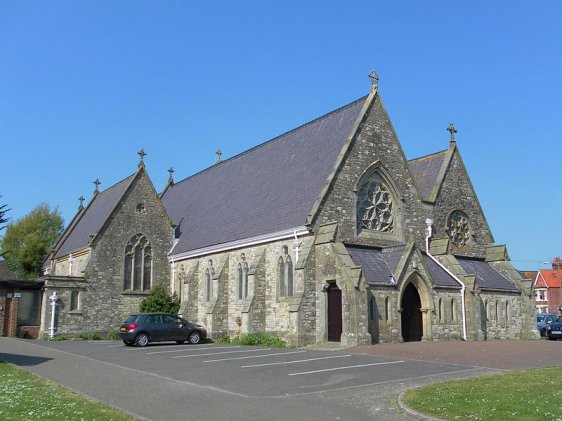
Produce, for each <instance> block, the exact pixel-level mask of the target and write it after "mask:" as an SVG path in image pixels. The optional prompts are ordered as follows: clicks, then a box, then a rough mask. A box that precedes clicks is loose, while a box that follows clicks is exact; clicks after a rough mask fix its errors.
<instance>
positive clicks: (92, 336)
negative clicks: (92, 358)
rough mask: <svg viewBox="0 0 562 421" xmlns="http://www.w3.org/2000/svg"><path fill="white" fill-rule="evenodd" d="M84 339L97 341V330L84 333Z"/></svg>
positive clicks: (98, 338)
mask: <svg viewBox="0 0 562 421" xmlns="http://www.w3.org/2000/svg"><path fill="white" fill-rule="evenodd" d="M86 339H88V340H89V341H99V340H100V339H101V336H100V335H99V334H98V333H97V332H90V333H88V334H87V335H86Z"/></svg>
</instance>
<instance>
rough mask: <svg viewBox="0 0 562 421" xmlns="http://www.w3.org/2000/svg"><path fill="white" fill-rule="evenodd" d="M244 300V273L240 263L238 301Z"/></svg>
mask: <svg viewBox="0 0 562 421" xmlns="http://www.w3.org/2000/svg"><path fill="white" fill-rule="evenodd" d="M242 298H244V274H243V272H242V264H241V263H238V299H239V300H241V299H242Z"/></svg>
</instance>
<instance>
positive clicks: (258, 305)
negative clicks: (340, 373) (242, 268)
mask: <svg viewBox="0 0 562 421" xmlns="http://www.w3.org/2000/svg"><path fill="white" fill-rule="evenodd" d="M301 240H302V239H301ZM305 241H311V238H310V239H308V240H305ZM284 246H285V247H286V248H287V251H288V256H290V258H291V261H292V263H293V280H294V294H293V297H283V296H280V294H279V274H278V260H279V258H280V257H283V258H286V255H285V254H284V251H283V247H284ZM209 261H212V262H213V266H215V267H216V265H217V262H220V261H227V262H228V264H225V265H224V267H223V268H222V269H221V275H219V278H220V281H219V285H220V287H219V289H218V291H217V294H218V295H217V296H216V297H215V299H216V302H217V303H220V304H219V305H218V307H217V308H216V312H215V313H216V316H215V317H214V318H213V317H209V314H211V313H208V312H209V311H211V309H210V307H209V304H207V302H206V282H207V281H206V269H207V268H208V267H209ZM244 262H245V263H246V264H247V265H248V269H249V272H248V284H249V288H248V294H247V296H246V297H243V298H242V300H240V299H239V293H238V283H239V281H238V276H239V275H238V264H239V263H241V264H243V263H244ZM296 264H297V262H296V253H295V249H294V244H293V240H292V239H291V240H281V241H275V242H272V243H267V244H261V245H256V246H251V247H246V248H240V249H236V250H232V251H228V252H223V253H218V254H211V255H206V256H203V257H199V258H194V259H189V260H186V261H180V262H177V265H178V267H179V268H180V269H179V271H180V272H181V273H190V272H192V271H193V268H195V267H198V268H199V270H198V271H197V273H193V276H192V277H190V278H189V279H187V281H186V282H185V283H183V288H182V300H183V301H184V302H185V303H186V304H185V306H184V308H185V310H184V312H183V313H182V314H183V315H184V316H185V317H187V318H189V319H190V320H192V321H196V322H200V323H204V324H205V325H206V327H207V329H208V331H209V336H210V337H212V338H214V339H220V337H222V336H228V337H230V338H234V337H236V336H239V335H240V334H242V335H243V334H248V333H259V332H266V333H269V334H272V335H276V336H279V337H281V338H286V337H289V336H290V335H291V334H292V333H293V327H292V326H291V321H290V320H291V318H290V315H289V313H290V308H291V306H292V304H293V303H294V301H295V299H296V297H298V296H299V295H301V294H302V293H303V289H305V287H306V289H308V288H311V287H312V286H313V285H314V280H309V279H308V276H306V275H305V276H303V275H302V274H301V273H300V271H298V270H296ZM213 281H214V282H217V281H218V279H215V280H213ZM304 297H305V298H304V299H303V305H302V306H301V307H302V308H301V309H300V310H299V312H301V313H302V314H303V315H304V317H302V318H301V319H302V320H301V323H302V327H303V328H304V330H307V329H312V327H313V326H314V323H311V322H310V318H311V317H314V306H311V303H310V301H311V293H310V292H309V291H306V292H304ZM307 297H308V298H307ZM216 305H217V304H215V306H216ZM214 310H215V309H214V307H213V311H214ZM311 331H312V330H311Z"/></svg>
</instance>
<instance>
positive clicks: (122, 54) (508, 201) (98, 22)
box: [0, 0, 562, 269]
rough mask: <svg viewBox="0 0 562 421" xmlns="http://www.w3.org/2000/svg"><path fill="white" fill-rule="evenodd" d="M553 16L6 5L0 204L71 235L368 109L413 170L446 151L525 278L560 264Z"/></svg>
mask: <svg viewBox="0 0 562 421" xmlns="http://www.w3.org/2000/svg"><path fill="white" fill-rule="evenodd" d="M561 16H562V2H560V1H559V0H544V1H540V2H529V1H522V0H504V1H493V2H492V1H466V2H463V1H445V0H443V1H427V0H426V1H402V2H398V1H374V0H371V1H327V0H323V1H258V0H256V1H188V0H181V1H164V2H154V1H150V2H149V1H79V2H78V1H74V0H72V1H60V0H59V1H40V2H39V1H35V2H32V1H17V2H16V1H4V2H1V3H0V154H1V155H0V180H1V188H0V195H1V196H2V198H1V199H0V204H7V205H8V206H9V207H10V208H11V211H10V212H9V214H8V216H10V217H11V218H12V219H13V220H17V219H18V218H21V217H23V216H25V215H26V214H27V213H29V212H30V211H31V210H32V209H33V208H34V207H35V206H36V205H38V204H39V203H40V202H47V203H48V204H49V205H50V206H51V207H58V208H59V210H60V211H61V213H62V215H63V217H64V219H65V221H66V222H69V221H70V220H71V218H72V217H73V215H74V213H75V211H76V209H77V207H78V197H79V196H80V195H84V196H85V197H86V198H87V199H90V198H91V195H92V192H93V189H94V185H93V184H92V182H93V181H94V180H95V179H96V178H99V179H100V180H101V181H102V183H103V184H102V185H101V188H102V189H106V188H108V187H110V186H111V185H113V184H115V183H116V182H118V181H119V180H121V179H123V178H124V177H126V176H128V175H130V174H132V173H133V172H134V171H135V170H136V166H137V162H138V156H137V154H136V152H137V151H138V150H140V149H141V148H144V149H145V150H146V152H147V153H148V155H147V157H146V158H145V161H146V164H147V168H148V171H149V174H150V176H151V177H152V180H153V182H154V184H155V187H156V189H157V190H160V189H162V188H163V187H164V185H165V182H166V179H167V177H168V173H167V171H166V170H167V169H168V168H169V167H170V166H173V167H174V169H175V170H176V173H175V179H176V181H177V180H180V179H183V178H185V177H187V176H189V175H191V174H193V173H195V172H197V171H199V170H201V169H203V168H206V167H207V166H209V165H211V164H213V162H214V159H215V151H216V150H217V149H218V148H220V149H222V151H223V153H224V154H223V157H224V158H228V157H230V156H233V155H235V154H237V153H239V152H242V151H244V150H245V149H248V148H250V147H252V146H255V145H257V144H259V143H262V142H264V141H266V140H268V139H270V138H272V137H274V136H276V135H279V134H281V133H283V132H285V131H287V130H290V129H292V128H294V127H296V126H298V125H301V124H303V123H305V122H307V121H309V120H311V119H313V118H316V117H318V116H320V115H322V114H324V113H326V112H329V111H331V110H333V109H335V108H338V107H340V106H342V105H344V104H347V103H348V102H351V101H352V100H354V99H356V98H358V97H360V96H363V95H365V94H366V93H368V90H369V79H368V78H367V74H368V72H369V71H370V70H376V71H377V72H378V74H379V76H380V92H381V95H382V97H383V100H384V102H385V105H386V107H387V111H388V112H389V114H390V118H391V120H392V122H393V124H394V127H395V129H396V132H397V134H398V137H399V139H400V141H401V143H402V146H403V148H404V150H405V153H406V156H407V157H408V158H414V157H418V156H422V155H426V154H429V153H433V152H436V151H439V150H442V149H445V148H447V146H448V140H449V133H447V132H446V131H445V129H446V127H447V126H448V124H449V123H450V122H451V121H453V122H454V123H455V125H456V126H457V128H458V130H459V132H458V134H457V144H458V146H459V148H460V150H461V153H462V156H463V159H464V161H465V165H466V167H467V169H468V171H469V174H470V176H471V178H472V182H473V184H474V187H475V189H476V192H477V194H478V196H479V199H480V202H481V205H482V207H483V209H484V212H485V214H486V216H487V218H488V222H489V224H490V226H491V228H492V232H493V234H494V237H495V240H496V243H498V244H507V245H508V250H509V253H510V256H511V258H512V261H513V262H514V264H515V265H516V267H518V268H520V269H536V268H541V267H542V268H544V267H546V266H545V265H543V264H542V262H544V261H547V260H551V259H552V257H554V256H557V255H562V240H561V238H562V236H561V231H562V229H561V226H562V223H561V218H562V195H561V194H560V184H561V181H560V174H561V171H560V162H561V156H562V146H561V142H562V137H561V136H560V123H561V120H562V100H561V98H562V82H561V78H562V24H561V22H560V18H561Z"/></svg>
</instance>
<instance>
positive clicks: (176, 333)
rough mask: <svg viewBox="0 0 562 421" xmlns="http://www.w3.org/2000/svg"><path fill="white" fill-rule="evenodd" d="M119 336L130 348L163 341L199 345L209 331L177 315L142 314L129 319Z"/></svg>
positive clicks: (120, 330)
mask: <svg viewBox="0 0 562 421" xmlns="http://www.w3.org/2000/svg"><path fill="white" fill-rule="evenodd" d="M119 336H120V337H121V339H122V340H123V342H124V343H125V345H129V346H131V345H136V346H146V345H147V344H148V343H149V342H162V341H176V342H177V343H178V344H183V343H184V342H185V341H188V342H189V343H191V344H198V343H199V342H201V341H202V340H204V339H205V338H206V337H207V330H206V329H205V327H203V326H201V325H199V324H196V323H191V322H188V321H187V320H185V319H182V318H181V317H178V316H176V315H175V314H167V313H141V314H131V315H130V316H129V317H128V318H127V320H126V321H125V323H123V324H122V325H121V326H120V327H119Z"/></svg>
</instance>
